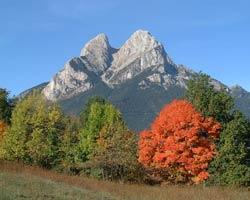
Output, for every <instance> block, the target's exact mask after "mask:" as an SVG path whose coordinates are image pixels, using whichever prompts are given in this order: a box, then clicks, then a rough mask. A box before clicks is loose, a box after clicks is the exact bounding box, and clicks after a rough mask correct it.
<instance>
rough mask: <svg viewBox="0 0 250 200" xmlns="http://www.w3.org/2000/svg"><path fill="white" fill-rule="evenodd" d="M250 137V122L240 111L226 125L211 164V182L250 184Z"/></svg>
mask: <svg viewBox="0 0 250 200" xmlns="http://www.w3.org/2000/svg"><path fill="white" fill-rule="evenodd" d="M249 138H250V124H249V122H248V120H247V119H246V118H245V117H244V116H243V115H242V114H241V113H240V112H235V113H234V119H233V120H231V121H230V122H229V123H227V124H226V125H225V128H224V130H223V131H222V133H221V138H220V141H219V144H218V147H219V148H218V155H217V156H216V157H215V159H214V160H213V162H212V163H211V165H210V171H211V174H212V176H211V179H210V182H211V183H214V184H220V185H244V186H249V185H250V167H248V166H247V165H246V160H247V158H248V156H249V151H248V149H247V143H246V141H247V139H249Z"/></svg>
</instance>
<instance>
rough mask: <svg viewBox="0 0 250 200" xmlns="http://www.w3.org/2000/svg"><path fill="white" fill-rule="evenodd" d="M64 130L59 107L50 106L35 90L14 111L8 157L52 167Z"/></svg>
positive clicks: (9, 132)
mask: <svg viewBox="0 0 250 200" xmlns="http://www.w3.org/2000/svg"><path fill="white" fill-rule="evenodd" d="M63 130H64V121H63V113H62V112H61V110H60V109H59V107H58V106H57V105H55V104H52V105H47V103H46V101H45V99H44V97H43V96H42V95H41V94H39V93H37V92H34V93H32V94H30V95H28V96H27V97H25V98H24V99H22V100H20V101H19V102H18V103H17V105H16V107H15V109H14V111H13V114H12V125H11V127H10V130H9V131H8V134H7V135H6V138H5V142H4V143H5V145H4V146H5V149H6V158H7V159H11V160H21V161H23V162H26V163H34V164H37V165H39V166H42V167H52V166H54V165H55V162H56V161H57V159H58V146H59V138H60V135H61V134H62V131H63Z"/></svg>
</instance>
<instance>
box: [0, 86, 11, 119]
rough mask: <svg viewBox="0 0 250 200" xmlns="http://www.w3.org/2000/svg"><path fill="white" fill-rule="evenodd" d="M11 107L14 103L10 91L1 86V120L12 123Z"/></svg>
mask: <svg viewBox="0 0 250 200" xmlns="http://www.w3.org/2000/svg"><path fill="white" fill-rule="evenodd" d="M11 108H12V104H11V100H10V99H9V92H7V91H6V90H5V89H2V88H0V120H2V121H4V122H5V123H10V118H11Z"/></svg>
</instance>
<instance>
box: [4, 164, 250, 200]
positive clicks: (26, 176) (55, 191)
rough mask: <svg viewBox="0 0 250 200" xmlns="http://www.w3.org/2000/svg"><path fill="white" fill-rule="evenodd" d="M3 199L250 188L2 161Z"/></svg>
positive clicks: (94, 199)
mask: <svg viewBox="0 0 250 200" xmlns="http://www.w3.org/2000/svg"><path fill="white" fill-rule="evenodd" d="M0 199H1V200H12V199H13V200H19V199H20V200H21V199H72V200H73V199H74V200H75V199H81V200H85V199H86V200H113V199H114V200H152V199H154V200H167V199H170V200H184V199H185V200H207V199H208V200H215V199H216V200H234V199H239V200H249V199H250V191H249V190H248V189H246V188H244V189H241V188H227V187H225V188H223V187H202V186H145V185H135V184H132V185H129V184H122V183H113V182H112V183H111V182H104V181H97V180H93V179H89V178H86V177H79V176H68V175H65V174H58V173H56V172H53V171H49V170H44V169H41V168H38V167H31V166H26V165H23V164H17V163H7V162H1V163H0Z"/></svg>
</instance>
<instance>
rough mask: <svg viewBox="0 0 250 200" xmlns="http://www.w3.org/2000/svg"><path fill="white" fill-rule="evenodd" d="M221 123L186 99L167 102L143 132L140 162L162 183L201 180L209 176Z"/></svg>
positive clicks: (140, 142) (197, 181) (140, 145)
mask: <svg viewBox="0 0 250 200" xmlns="http://www.w3.org/2000/svg"><path fill="white" fill-rule="evenodd" d="M220 129H221V126H220V124H219V123H218V122H216V121H215V120H213V118H205V117H203V116H202V115H201V114H200V113H199V112H197V111H196V110H195V109H194V107H193V106H192V104H191V103H189V102H187V101H186V100H174V101H173V102H172V103H170V104H169V105H166V106H165V107H164V108H163V109H162V110H161V111H160V113H159V115H158V117H157V118H156V119H155V121H154V122H153V124H152V125H151V128H150V129H149V130H145V131H142V132H141V133H140V140H139V162H140V163H141V164H142V165H143V166H144V167H145V168H146V169H147V171H148V172H149V173H150V174H151V175H152V177H154V178H157V180H159V181H161V182H171V183H200V182H202V181H204V180H206V179H207V178H208V177H209V173H208V172H207V168H208V164H209V162H210V161H211V160H212V158H213V157H214V156H215V154H216V149H215V148H216V147H215V139H216V138H217V137H218V136H219V132H220Z"/></svg>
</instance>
